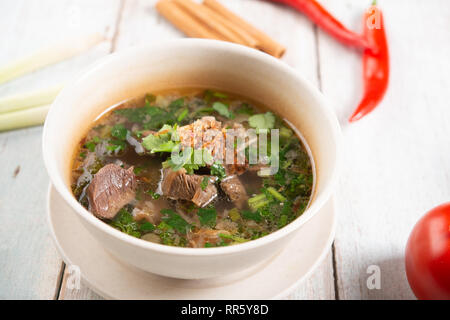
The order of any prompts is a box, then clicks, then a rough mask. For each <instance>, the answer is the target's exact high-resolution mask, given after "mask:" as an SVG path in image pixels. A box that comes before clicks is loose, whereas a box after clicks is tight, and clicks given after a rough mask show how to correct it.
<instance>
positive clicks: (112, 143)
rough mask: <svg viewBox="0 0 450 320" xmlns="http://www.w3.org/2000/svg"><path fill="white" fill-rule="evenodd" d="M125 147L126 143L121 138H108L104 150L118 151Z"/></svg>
mask: <svg viewBox="0 0 450 320" xmlns="http://www.w3.org/2000/svg"><path fill="white" fill-rule="evenodd" d="M126 147H127V143H126V142H125V141H123V140H109V145H107V146H106V150H108V151H111V152H114V153H119V152H120V151H123V150H125V149H126Z"/></svg>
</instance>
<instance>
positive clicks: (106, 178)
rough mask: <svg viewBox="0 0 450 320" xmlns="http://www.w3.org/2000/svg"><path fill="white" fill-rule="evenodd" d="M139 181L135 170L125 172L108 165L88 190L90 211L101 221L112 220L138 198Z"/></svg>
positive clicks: (113, 165) (95, 177)
mask: <svg viewBox="0 0 450 320" xmlns="http://www.w3.org/2000/svg"><path fill="white" fill-rule="evenodd" d="M136 188H137V180H136V176H135V175H134V173H133V168H132V167H131V168H129V169H128V170H125V169H123V168H121V167H120V166H118V165H116V164H108V165H106V166H104V167H103V168H101V169H100V170H99V171H98V172H97V173H96V174H95V176H94V178H93V179H92V181H91V184H90V185H89V187H88V189H87V196H88V199H89V210H90V211H91V212H92V213H93V214H94V215H95V216H97V217H99V218H101V219H112V218H114V216H115V215H116V214H117V212H118V211H119V210H120V209H121V208H122V207H123V206H124V205H126V204H128V203H129V202H130V201H131V200H133V199H134V198H135V196H136Z"/></svg>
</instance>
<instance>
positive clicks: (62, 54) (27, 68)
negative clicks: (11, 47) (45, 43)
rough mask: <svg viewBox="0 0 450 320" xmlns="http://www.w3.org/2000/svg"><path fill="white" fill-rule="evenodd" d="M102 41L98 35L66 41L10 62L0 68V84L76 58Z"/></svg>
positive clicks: (101, 36) (100, 35)
mask: <svg viewBox="0 0 450 320" xmlns="http://www.w3.org/2000/svg"><path fill="white" fill-rule="evenodd" d="M103 39H104V37H103V35H102V34H100V33H95V34H91V35H88V36H86V35H84V36H82V37H76V38H71V39H66V40H64V41H62V42H60V43H57V44H54V45H51V46H49V47H47V48H44V49H41V50H39V51H37V52H35V53H33V54H31V55H29V56H27V57H23V58H20V59H18V60H15V61H13V62H10V63H9V64H7V65H5V66H2V67H0V84H2V83H4V82H7V81H10V80H12V79H14V78H17V77H20V76H22V75H24V74H26V73H29V72H32V71H34V70H37V69H40V68H42V67H45V66H48V65H50V64H54V63H57V62H60V61H62V60H66V59H68V58H71V57H73V56H76V55H78V54H80V53H82V52H84V51H86V50H88V49H90V48H91V47H93V46H95V45H96V44H98V43H99V42H101V41H102V40H103Z"/></svg>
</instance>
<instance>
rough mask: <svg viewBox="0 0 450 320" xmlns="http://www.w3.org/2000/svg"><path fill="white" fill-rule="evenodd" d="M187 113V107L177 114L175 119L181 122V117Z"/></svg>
mask: <svg viewBox="0 0 450 320" xmlns="http://www.w3.org/2000/svg"><path fill="white" fill-rule="evenodd" d="M188 113H189V109H188V108H184V109H183V110H182V111H181V113H180V114H179V115H178V118H177V121H178V122H181V121H183V119H184V118H185V117H186V116H187V114H188Z"/></svg>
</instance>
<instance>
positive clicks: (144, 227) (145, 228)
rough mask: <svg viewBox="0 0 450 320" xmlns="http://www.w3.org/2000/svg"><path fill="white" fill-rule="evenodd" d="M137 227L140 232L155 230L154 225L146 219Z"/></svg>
mask: <svg viewBox="0 0 450 320" xmlns="http://www.w3.org/2000/svg"><path fill="white" fill-rule="evenodd" d="M139 229H140V230H141V231H142V232H152V231H153V230H155V225H154V224H153V223H150V222H147V221H146V222H144V223H142V224H141V225H140V226H139Z"/></svg>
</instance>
